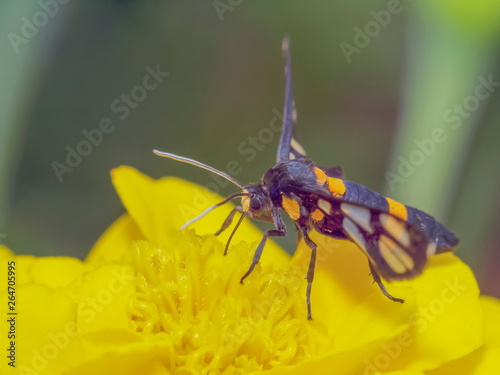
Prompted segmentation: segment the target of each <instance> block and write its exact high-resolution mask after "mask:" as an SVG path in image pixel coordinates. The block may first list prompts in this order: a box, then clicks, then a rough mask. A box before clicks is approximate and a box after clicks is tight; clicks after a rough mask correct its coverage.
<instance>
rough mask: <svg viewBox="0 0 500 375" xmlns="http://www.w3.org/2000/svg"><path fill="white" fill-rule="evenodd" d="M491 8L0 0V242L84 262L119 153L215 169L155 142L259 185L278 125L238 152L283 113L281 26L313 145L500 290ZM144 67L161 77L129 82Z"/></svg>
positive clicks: (139, 164)
mask: <svg viewBox="0 0 500 375" xmlns="http://www.w3.org/2000/svg"><path fill="white" fill-rule="evenodd" d="M499 19H500V2H498V0H480V1H476V2H474V3H473V2H469V1H462V0H457V1H451V0H420V1H418V2H417V1H396V0H390V1H366V2H350V1H336V2H331V1H320V0H315V1H307V2H306V1H296V0H292V1H290V0H289V1H273V2H270V1H263V0H253V1H250V0H220V1H218V0H215V1H213V0H208V1H193V2H188V1H132V0H129V1H125V0H123V1H78V0H71V1H69V0H64V1H63V0H59V1H57V0H41V1H40V2H31V1H16V2H2V4H0V30H1V34H0V35H1V37H2V43H1V45H0V82H1V84H0V235H1V237H0V240H1V241H2V242H3V243H5V244H7V245H8V246H9V247H11V248H12V249H13V250H14V251H16V252H17V253H21V254H35V255H71V256H78V257H84V256H85V254H86V253H87V252H88V250H89V249H90V248H91V246H92V244H93V243H94V241H95V240H96V239H97V238H98V237H99V235H100V234H101V233H102V232H103V231H104V230H105V229H106V228H107V227H108V226H109V225H110V224H111V223H112V222H113V221H114V220H115V219H116V218H117V217H118V216H119V215H120V214H122V213H123V212H124V210H123V208H122V206H121V203H120V201H119V199H118V197H117V196H116V194H115V193H114V191H113V188H112V186H111V183H110V179H109V171H110V169H112V168H113V167H116V166H118V165H121V164H126V165H131V166H134V167H136V168H138V169H140V170H141V171H143V172H145V173H147V174H149V175H151V176H153V177H155V178H158V177H161V176H164V175H175V176H181V177H184V178H186V179H189V180H192V181H195V182H198V183H200V184H202V185H206V184H207V183H209V182H211V181H213V180H212V179H211V177H210V176H209V175H208V174H207V172H205V171H202V170H198V169H196V168H194V167H191V166H188V165H185V164H181V163H175V162H173V161H169V160H166V159H162V158H158V157H156V156H154V155H153V154H152V153H151V150H152V149H153V148H159V149H161V150H167V151H170V152H174V153H178V154H181V155H185V156H189V157H192V158H195V159H197V160H201V161H203V162H205V163H208V164H210V165H213V166H215V167H217V168H221V169H224V168H225V167H226V164H227V162H228V161H230V160H236V161H237V162H238V163H239V165H240V167H241V173H239V174H238V176H237V178H238V179H239V180H240V181H242V182H243V183H248V182H255V181H258V180H259V179H260V177H261V175H262V174H263V173H264V171H265V170H266V169H267V168H269V167H270V166H272V164H273V161H274V158H275V151H276V145H277V140H278V136H277V134H274V136H273V137H272V138H273V139H272V141H271V140H270V139H269V138H265V142H268V143H265V142H264V143H263V142H262V139H261V140H260V141H258V142H259V146H258V148H261V150H258V151H256V152H255V154H253V153H250V151H244V150H248V149H249V148H254V149H256V147H257V146H255V147H252V146H249V143H248V142H249V137H254V136H256V137H257V139H258V137H259V132H261V130H262V129H264V128H269V127H270V121H271V120H272V118H273V117H274V116H275V113H274V112H275V111H276V110H279V111H281V110H282V106H283V92H284V79H283V62H282V56H281V40H282V38H283V37H284V36H285V35H289V36H290V38H291V49H292V63H293V81H294V92H295V98H296V102H297V109H298V118H299V121H298V128H297V136H298V138H299V139H300V141H301V143H302V144H303V146H304V147H305V148H306V149H307V150H308V153H309V156H310V157H311V158H312V159H313V160H315V161H316V162H317V163H318V164H320V165H321V166H333V165H342V166H344V168H345V170H346V172H347V178H348V179H350V180H354V181H356V182H358V183H361V184H363V185H366V186H368V187H370V188H372V189H374V190H377V191H380V192H383V193H385V194H387V195H390V196H391V197H393V198H395V199H398V200H401V201H403V202H404V203H406V204H409V205H413V206H417V207H418V208H420V209H423V210H426V211H427V212H429V213H431V214H433V215H435V216H436V217H437V218H438V219H439V220H441V221H443V222H444V223H445V224H446V225H448V226H449V227H450V228H452V229H453V230H454V231H456V233H457V234H458V235H459V236H460V237H461V239H462V243H461V245H460V247H459V249H458V251H457V253H458V255H459V256H460V257H461V258H462V259H464V260H466V261H467V262H468V263H469V264H470V265H471V266H472V268H473V269H474V271H475V272H476V275H477V277H478V280H479V282H480V284H481V288H482V290H483V292H485V293H488V294H492V295H496V296H500V286H499V285H500V282H499V281H500V276H499V273H498V271H497V270H498V268H499V267H500V252H499V245H498V242H499V241H500V234H499V231H498V230H497V229H498V222H499V219H500V214H499V208H500V199H499V198H498V190H499V188H500V173H499V172H498V162H499V161H500V147H498V143H499V141H500V126H499V125H498V123H499V121H500V109H499V105H498V104H499V94H498V92H497V90H496V87H497V86H496V85H495V82H496V80H497V79H498V81H500V71H499V69H498V55H497V52H498V46H499V45H500V32H499V31H500V22H498V20H499ZM148 66H149V67H151V68H152V69H153V70H155V69H156V67H157V66H159V70H161V71H163V72H168V73H169V75H168V77H164V78H163V80H162V82H161V83H159V84H158V85H157V87H156V88H154V89H152V90H150V91H144V90H142V89H136V87H137V86H140V85H142V82H143V79H144V77H145V76H146V75H147V74H148V71H147V67H148ZM488 80H490V81H492V83H490V84H489V86H488V87H485V86H484V81H488ZM151 82H153V81H151ZM482 82H483V83H482ZM150 84H151V83H150ZM478 86H483V87H482V88H480V89H479V90H480V91H479V92H480V94H481V95H480V97H478V96H477V90H478ZM133 90H135V91H134V92H135V94H136V95H139V94H143V93H146V94H147V96H146V97H145V98H144V100H143V101H141V102H139V103H138V104H137V106H136V108H131V109H130V111H129V113H128V114H127V116H122V117H125V118H124V119H121V118H120V115H123V114H124V113H125V112H119V111H118V110H117V109H116V108H117V107H116V106H117V104H115V107H113V103H114V102H115V101H116V100H118V101H121V96H122V94H127V93H128V94H130V93H131V91H133ZM141 90H142V91H141ZM141 99H142V98H141ZM121 105H123V103H121V104H120V106H121ZM133 105H134V106H135V104H133ZM113 108H115V110H113ZM460 108H461V109H460ZM464 108H465V109H464ZM273 110H274V112H273ZM105 118H109V119H111V120H112V121H113V125H114V130H113V131H112V132H110V133H109V134H104V135H103V139H102V142H101V143H100V144H99V145H97V146H94V147H93V149H92V151H91V152H90V153H89V155H87V156H85V157H83V158H82V161H81V163H80V164H79V165H78V166H76V167H75V168H73V170H72V172H66V173H63V174H62V176H61V178H58V177H57V175H56V173H55V172H54V167H53V163H54V162H58V163H61V164H65V163H66V162H65V159H66V156H67V153H68V149H67V147H70V148H72V149H76V148H77V145H78V144H79V143H80V142H81V141H82V140H85V139H86V138H85V135H84V134H83V133H82V132H83V131H92V129H96V128H98V127H99V123H100V122H101V121H102V120H103V119H105ZM435 129H438V130H437V132H441V133H440V134H441V135H440V137H438V138H439V139H440V140H441V141H439V142H436V141H434V147H432V145H431V144H429V143H428V142H427V143H426V142H425V139H429V138H431V137H432V134H435V133H433V132H436V130H435ZM439 129H441V131H440V130H439ZM264 133H266V135H269V131H265V130H263V131H262V132H261V133H260V135H261V137H262V136H263V135H265V134H264ZM444 138H446V140H445V141H442V140H443V139H444ZM244 142H247V143H245V144H244V145H242V144H243V143H244ZM418 144H425V145H427V149H426V150H427V154H424V153H423V151H422V149H420V148H419V146H418ZM419 150H420V151H419ZM242 151H243V152H242ZM253 156H254V157H253ZM250 158H252V160H251V161H249V160H248V159H250ZM402 160H403V161H402ZM405 161H406V163H410V164H412V163H413V164H414V165H413V169H412V168H411V167H408V165H406V168H407V170H406V172H405V170H404V167H402V166H401V163H403V164H405ZM400 168H403V170H402V172H403V174H404V176H403V175H402V174H399V177H398V178H397V179H396V180H395V179H394V176H395V175H396V174H398V173H400V172H401V171H398V170H399V169H400ZM388 173H394V175H392V181H393V184H392V188H391V186H390V184H388V180H387V176H388ZM61 179H62V181H60V180H61ZM234 191H235V189H234V188H233V187H225V188H223V189H221V193H222V194H229V193H232V192H234ZM288 237H289V238H288V239H286V240H285V241H284V242H282V244H283V245H284V246H285V247H286V248H287V249H293V247H294V245H293V242H294V236H293V235H290V236H288Z"/></svg>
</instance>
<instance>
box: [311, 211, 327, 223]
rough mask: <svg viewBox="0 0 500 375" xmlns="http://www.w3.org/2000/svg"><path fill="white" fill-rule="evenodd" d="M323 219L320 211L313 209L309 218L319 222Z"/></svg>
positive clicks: (323, 215)
mask: <svg viewBox="0 0 500 375" xmlns="http://www.w3.org/2000/svg"><path fill="white" fill-rule="evenodd" d="M324 217H325V214H324V213H323V212H321V210H318V209H315V210H314V211H313V212H312V213H311V218H312V219H313V220H314V221H321V220H323V218H324Z"/></svg>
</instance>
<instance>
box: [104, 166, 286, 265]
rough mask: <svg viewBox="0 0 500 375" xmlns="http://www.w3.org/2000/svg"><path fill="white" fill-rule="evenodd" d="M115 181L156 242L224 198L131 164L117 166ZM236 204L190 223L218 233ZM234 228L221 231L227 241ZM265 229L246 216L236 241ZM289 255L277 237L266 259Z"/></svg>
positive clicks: (250, 238) (281, 259)
mask: <svg viewBox="0 0 500 375" xmlns="http://www.w3.org/2000/svg"><path fill="white" fill-rule="evenodd" d="M111 176H112V180H113V184H114V186H115V188H116V190H117V192H118V195H119V196H120V198H121V200H122V202H123V205H124V206H125V208H126V209H127V211H128V213H129V214H130V216H131V217H132V219H133V220H134V221H135V223H136V224H137V225H138V227H139V228H140V230H141V231H142V233H143V234H144V236H145V237H146V239H148V240H150V241H152V242H154V243H160V244H161V243H162V242H165V240H166V239H167V236H168V235H169V231H170V230H172V229H179V228H180V227H181V226H182V224H184V223H185V222H186V221H188V220H189V219H192V218H194V217H195V216H197V215H199V214H200V213H201V212H203V210H205V209H206V208H208V207H210V206H211V205H214V204H216V203H219V202H221V201H222V200H223V198H222V197H220V196H219V195H217V194H215V193H213V192H211V191H209V190H207V189H203V188H202V187H200V186H198V185H196V184H193V183H191V182H187V181H184V180H182V179H179V178H175V177H164V178H162V179H160V180H157V181H156V180H153V179H151V178H150V177H148V176H146V175H144V174H142V173H140V172H139V171H137V170H136V169H134V168H132V167H127V166H121V167H118V168H115V169H114V170H113V171H112V173H111ZM233 207H234V206H232V205H231V204H226V205H224V206H222V207H219V208H217V209H216V210H214V211H213V212H211V213H210V214H209V216H207V217H206V218H203V219H202V220H199V221H197V222H196V223H194V224H192V225H190V227H189V228H194V229H195V230H196V232H197V233H198V234H200V235H203V234H211V233H215V232H216V231H217V230H218V229H220V226H221V225H222V223H223V222H224V220H225V218H226V217H227V215H228V214H229V212H230V211H231V209H232V208H233ZM229 233H230V231H229V230H226V231H225V232H224V233H222V234H221V235H220V240H221V241H222V242H224V243H225V242H226V241H227V238H228V236H229ZM261 237H262V233H261V231H260V230H258V229H257V228H256V227H255V226H254V225H253V224H251V223H250V222H249V220H244V221H243V223H242V225H241V226H240V228H239V229H238V231H237V233H236V235H235V238H234V240H233V241H235V242H236V241H238V240H243V239H244V240H246V241H249V242H252V241H259V240H260V239H261ZM288 259H289V256H288V255H287V254H286V253H285V252H284V251H283V250H282V249H281V248H280V247H279V246H278V245H276V244H275V243H274V242H273V241H268V243H267V245H266V250H265V251H264V255H263V261H264V262H266V260H267V261H272V262H280V264H284V262H288Z"/></svg>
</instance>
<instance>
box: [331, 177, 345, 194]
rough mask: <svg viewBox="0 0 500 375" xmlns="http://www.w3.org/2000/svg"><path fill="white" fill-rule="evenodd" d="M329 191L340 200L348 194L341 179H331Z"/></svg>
mask: <svg viewBox="0 0 500 375" xmlns="http://www.w3.org/2000/svg"><path fill="white" fill-rule="evenodd" d="M328 190H330V193H332V194H333V196H334V197H336V198H340V197H341V196H342V195H344V194H345V192H346V187H345V185H344V181H343V180H341V179H340V178H335V177H329V178H328Z"/></svg>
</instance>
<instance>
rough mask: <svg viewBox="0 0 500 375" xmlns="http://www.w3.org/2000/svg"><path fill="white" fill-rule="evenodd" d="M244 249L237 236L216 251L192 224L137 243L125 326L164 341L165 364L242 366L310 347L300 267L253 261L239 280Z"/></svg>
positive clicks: (277, 362) (280, 362) (283, 359)
mask: <svg viewBox="0 0 500 375" xmlns="http://www.w3.org/2000/svg"><path fill="white" fill-rule="evenodd" d="M252 255H253V248H252V247H250V246H249V245H248V244H246V243H239V244H237V245H236V246H234V247H233V248H232V249H231V250H230V252H229V254H228V255H227V256H223V249H222V245H221V243H220V242H219V241H218V240H217V239H216V238H215V237H213V236H205V237H198V236H195V235H194V234H193V233H192V232H188V233H182V234H181V233H178V232H175V233H172V235H171V236H170V239H169V242H168V243H167V244H165V245H164V246H162V247H157V246H153V245H152V244H151V243H149V242H145V241H144V242H140V243H138V244H137V246H136V251H135V254H134V266H135V273H136V281H135V283H136V298H135V300H134V303H133V304H132V307H131V314H132V324H133V329H134V330H135V331H137V332H139V333H141V334H143V335H145V336H147V338H148V339H152V340H162V341H163V342H166V343H167V344H168V347H169V350H168V352H166V353H165V361H164V364H165V366H166V367H167V368H169V369H170V370H176V371H177V372H176V373H182V372H185V373H208V372H210V373H211V374H219V373H223V372H230V373H239V374H245V373H250V372H253V371H262V370H266V369H269V368H272V367H275V366H284V365H292V364H296V363H298V362H300V361H302V360H304V359H306V358H310V357H313V356H315V355H316V354H317V352H318V350H319V347H320V346H321V345H320V342H318V341H321V340H320V339H319V338H320V337H323V335H322V334H318V333H317V332H314V331H313V330H314V328H312V327H313V326H312V325H311V324H310V322H308V321H307V319H306V315H307V314H306V309H305V299H304V295H305V294H304V290H305V282H304V275H303V274H302V273H301V274H299V272H294V271H293V270H292V269H285V268H283V269H274V270H271V271H270V272H269V271H267V269H266V272H263V271H262V270H261V268H260V266H259V265H258V266H257V267H256V268H255V270H254V271H253V273H252V274H251V275H250V276H249V277H248V278H247V279H245V282H244V284H240V278H241V276H242V275H243V274H244V273H245V271H246V270H247V268H248V266H249V264H250V263H249V262H250V259H251V256H252ZM183 370H184V371H183Z"/></svg>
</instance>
